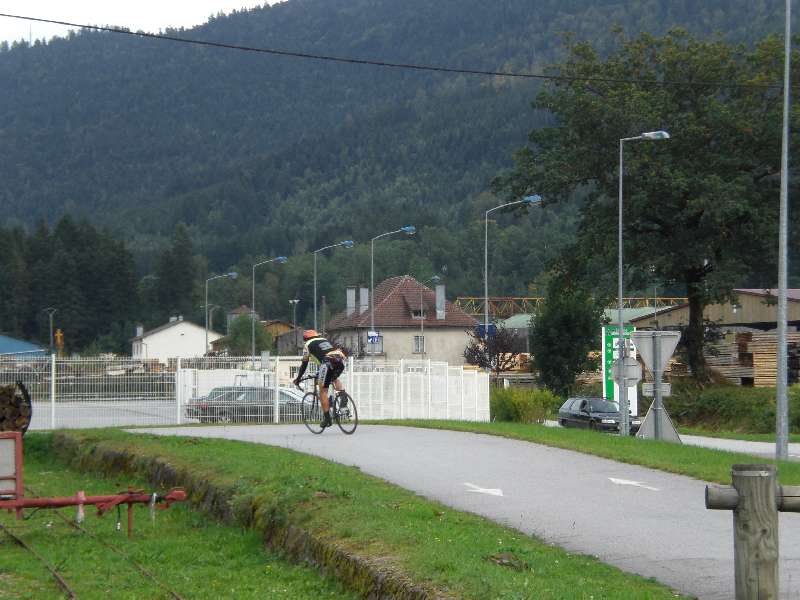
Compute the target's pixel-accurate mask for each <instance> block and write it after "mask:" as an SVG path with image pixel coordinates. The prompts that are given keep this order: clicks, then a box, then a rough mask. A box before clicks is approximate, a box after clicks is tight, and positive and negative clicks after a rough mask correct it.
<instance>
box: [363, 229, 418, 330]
mask: <svg viewBox="0 0 800 600" xmlns="http://www.w3.org/2000/svg"><path fill="white" fill-rule="evenodd" d="M416 232H417V228H416V227H414V226H413V225H406V226H405V227H401V228H400V229H395V230H394V231H387V232H386V233H382V234H380V235H376V236H375V237H374V238H372V240H370V246H369V329H370V331H375V240H377V239H380V238H382V237H386V236H389V235H394V234H395V233H405V234H406V235H414V234H415V233H416Z"/></svg>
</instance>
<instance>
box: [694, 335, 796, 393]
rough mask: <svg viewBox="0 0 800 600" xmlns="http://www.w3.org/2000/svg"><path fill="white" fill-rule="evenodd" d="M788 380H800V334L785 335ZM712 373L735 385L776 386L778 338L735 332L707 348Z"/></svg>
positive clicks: (707, 359)
mask: <svg viewBox="0 0 800 600" xmlns="http://www.w3.org/2000/svg"><path fill="white" fill-rule="evenodd" d="M786 344H787V350H788V364H787V366H788V381H789V383H790V384H793V383H798V381H800V333H798V332H788V333H787V336H786ZM706 362H707V364H708V366H709V367H711V369H712V370H714V371H715V372H716V373H718V374H719V375H721V376H723V377H724V378H725V379H727V380H728V381H730V382H732V383H736V384H738V385H753V386H755V387H775V380H776V379H777V369H778V337H777V335H776V333H775V332H773V331H770V332H747V333H738V334H736V335H735V337H734V338H733V339H728V340H727V341H725V342H721V343H718V344H710V345H709V346H708V347H707V348H706Z"/></svg>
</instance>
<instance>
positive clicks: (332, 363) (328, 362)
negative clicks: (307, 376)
mask: <svg viewBox="0 0 800 600" xmlns="http://www.w3.org/2000/svg"><path fill="white" fill-rule="evenodd" d="M343 371H344V361H343V360H342V359H340V358H338V357H336V356H332V357H330V358H326V359H325V360H324V361H322V363H320V365H319V371H317V382H322V385H323V387H328V386H329V385H330V384H331V383H332V382H333V381H334V380H335V379H338V378H339V375H341V374H342V372H343Z"/></svg>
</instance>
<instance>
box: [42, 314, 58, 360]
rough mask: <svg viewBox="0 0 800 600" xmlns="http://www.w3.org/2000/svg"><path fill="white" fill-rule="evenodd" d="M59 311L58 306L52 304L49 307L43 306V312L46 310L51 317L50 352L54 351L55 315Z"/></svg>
mask: <svg viewBox="0 0 800 600" xmlns="http://www.w3.org/2000/svg"><path fill="white" fill-rule="evenodd" d="M57 311H58V309H57V308H53V307H52V306H48V307H47V308H43V309H42V312H46V313H47V316H48V317H49V318H50V354H52V353H53V347H54V346H53V315H54V314H55V313H56V312H57Z"/></svg>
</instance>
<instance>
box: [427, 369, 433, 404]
mask: <svg viewBox="0 0 800 600" xmlns="http://www.w3.org/2000/svg"><path fill="white" fill-rule="evenodd" d="M432 378H433V372H432V368H431V359H430V358H429V359H428V418H429V419H430V418H431V392H432V391H433V387H432V381H431V379H432Z"/></svg>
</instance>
